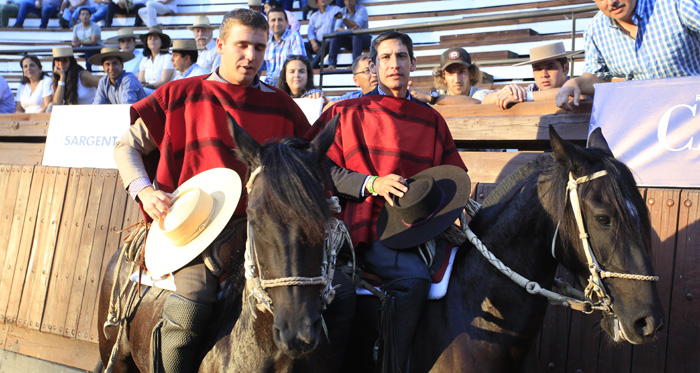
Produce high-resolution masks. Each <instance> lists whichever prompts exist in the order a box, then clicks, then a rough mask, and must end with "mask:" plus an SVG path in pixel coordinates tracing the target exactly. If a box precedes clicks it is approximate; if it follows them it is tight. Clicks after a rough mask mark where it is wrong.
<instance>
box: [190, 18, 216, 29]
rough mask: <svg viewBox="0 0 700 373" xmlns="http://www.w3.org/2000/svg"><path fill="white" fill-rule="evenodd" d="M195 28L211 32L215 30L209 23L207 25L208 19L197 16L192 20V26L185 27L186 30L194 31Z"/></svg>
mask: <svg viewBox="0 0 700 373" xmlns="http://www.w3.org/2000/svg"><path fill="white" fill-rule="evenodd" d="M195 27H202V28H210V29H212V30H215V29H216V27H215V26H212V25H211V23H209V17H207V16H197V17H196V18H195V19H194V23H192V26H187V28H188V29H190V30H192V29H194V28H195Z"/></svg>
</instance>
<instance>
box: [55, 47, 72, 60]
mask: <svg viewBox="0 0 700 373" xmlns="http://www.w3.org/2000/svg"><path fill="white" fill-rule="evenodd" d="M51 52H52V53H53V58H61V57H74V56H73V47H71V46H63V47H56V48H51Z"/></svg>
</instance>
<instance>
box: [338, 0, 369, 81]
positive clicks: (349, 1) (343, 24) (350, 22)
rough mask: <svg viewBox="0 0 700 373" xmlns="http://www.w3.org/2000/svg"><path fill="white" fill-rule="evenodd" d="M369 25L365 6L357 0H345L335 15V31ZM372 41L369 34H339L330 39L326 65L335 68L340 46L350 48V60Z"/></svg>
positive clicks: (357, 55)
mask: <svg viewBox="0 0 700 373" xmlns="http://www.w3.org/2000/svg"><path fill="white" fill-rule="evenodd" d="M368 27H369V16H368V15H367V8H365V6H364V5H360V4H358V3H357V0H345V7H344V8H342V11H341V14H340V15H336V21H335V27H334V29H335V31H336V32H341V31H348V30H359V29H366V28H368ZM371 41H372V37H371V36H370V34H364V35H353V36H339V37H337V38H333V39H331V46H330V52H329V53H328V65H329V68H330V69H335V67H336V65H337V64H338V53H339V52H340V48H345V49H351V50H352V60H353V61H355V59H356V58H357V57H359V56H360V55H361V54H362V50H363V49H366V48H369V43H370V42H371Z"/></svg>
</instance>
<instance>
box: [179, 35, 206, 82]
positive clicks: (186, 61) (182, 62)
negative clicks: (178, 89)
mask: <svg viewBox="0 0 700 373" xmlns="http://www.w3.org/2000/svg"><path fill="white" fill-rule="evenodd" d="M172 56H173V57H172V62H173V67H175V75H173V80H179V79H182V78H189V77H191V76H200V75H209V74H210V73H211V71H209V70H207V69H204V68H202V67H201V66H199V65H198V64H197V57H198V54H197V43H196V42H195V41H194V40H192V39H187V40H175V41H173V50H172Z"/></svg>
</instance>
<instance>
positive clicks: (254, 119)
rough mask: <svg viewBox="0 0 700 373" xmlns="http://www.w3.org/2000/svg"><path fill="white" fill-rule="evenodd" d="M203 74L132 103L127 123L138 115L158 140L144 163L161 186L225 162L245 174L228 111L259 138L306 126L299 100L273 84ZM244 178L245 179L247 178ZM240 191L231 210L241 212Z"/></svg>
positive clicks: (168, 188)
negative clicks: (269, 88)
mask: <svg viewBox="0 0 700 373" xmlns="http://www.w3.org/2000/svg"><path fill="white" fill-rule="evenodd" d="M205 77H206V76H199V77H193V78H188V79H181V80H177V81H174V82H170V83H168V84H166V85H164V86H163V87H162V88H161V89H158V90H156V91H155V92H154V93H153V94H151V95H150V96H148V97H147V98H145V99H143V100H141V101H139V102H137V103H135V104H134V105H132V106H131V123H134V122H135V121H136V119H137V118H139V117H140V118H142V119H143V121H144V123H145V124H146V127H147V128H148V131H149V133H150V134H151V136H152V137H153V140H154V141H155V142H156V144H157V145H158V150H159V151H160V154H159V157H158V159H156V160H154V161H153V162H149V161H150V160H147V162H146V165H147V168H149V169H148V171H149V175H151V177H153V175H154V173H155V179H156V180H157V181H158V185H159V187H160V189H162V190H163V191H165V192H172V191H174V190H175V189H176V188H177V187H178V186H179V185H180V184H182V183H183V182H185V181H187V180H188V179H190V178H191V177H192V176H194V175H197V174H198V173H200V172H202V171H206V170H209V169H212V168H217V167H228V168H230V169H233V170H234V171H236V172H237V173H238V174H239V175H240V176H241V178H244V177H245V175H246V171H247V166H246V165H245V164H243V162H241V161H240V160H238V159H237V158H236V155H235V153H234V151H233V149H234V148H235V145H234V143H233V138H232V137H231V133H230V130H229V128H228V118H227V116H226V112H228V113H230V114H231V116H233V117H234V118H235V119H236V121H237V122H238V124H239V125H240V126H241V127H242V128H243V129H245V130H246V131H247V132H248V133H249V134H250V135H251V136H253V138H254V139H255V140H257V141H258V142H259V143H260V144H263V143H265V142H267V141H269V140H279V139H281V138H284V137H291V136H296V137H300V136H302V135H303V134H304V133H305V132H306V131H307V130H308V129H309V127H310V126H309V122H308V120H307V119H306V116H304V113H303V112H302V111H301V109H299V106H297V104H295V103H294V101H293V100H292V99H291V97H289V95H287V94H285V93H283V92H282V91H280V90H278V89H276V88H275V92H263V91H261V90H260V89H257V88H252V87H248V86H241V85H234V84H226V83H221V82H217V81H211V80H204V78H205ZM149 164H150V167H149ZM156 165H157V166H156ZM242 181H243V185H245V182H246V180H242ZM243 194H244V195H243V196H242V197H241V203H239V204H238V206H237V207H236V211H235V212H234V214H235V215H241V216H244V215H245V209H246V203H244V202H245V201H246V196H245V190H244V191H243Z"/></svg>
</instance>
